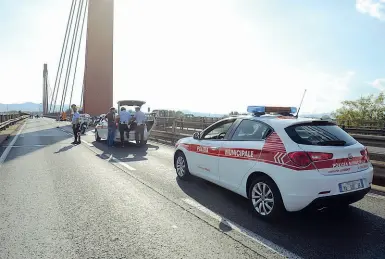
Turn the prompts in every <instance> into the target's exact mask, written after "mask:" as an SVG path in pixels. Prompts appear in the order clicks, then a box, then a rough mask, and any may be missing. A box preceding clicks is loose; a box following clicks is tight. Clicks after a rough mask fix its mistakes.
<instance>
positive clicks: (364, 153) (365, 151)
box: [360, 147, 369, 161]
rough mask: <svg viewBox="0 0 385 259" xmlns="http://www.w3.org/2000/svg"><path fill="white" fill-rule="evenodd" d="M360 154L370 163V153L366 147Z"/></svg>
mask: <svg viewBox="0 0 385 259" xmlns="http://www.w3.org/2000/svg"><path fill="white" fill-rule="evenodd" d="M360 153H361V156H363V157H364V159H366V160H367V161H369V152H368V148H367V147H365V149H363V150H361V151H360Z"/></svg>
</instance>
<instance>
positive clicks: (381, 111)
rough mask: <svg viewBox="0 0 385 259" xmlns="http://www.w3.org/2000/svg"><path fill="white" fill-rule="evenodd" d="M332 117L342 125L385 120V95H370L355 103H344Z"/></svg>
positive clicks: (382, 93)
mask: <svg viewBox="0 0 385 259" xmlns="http://www.w3.org/2000/svg"><path fill="white" fill-rule="evenodd" d="M332 116H333V117H335V118H336V119H337V121H338V122H340V123H347V122H350V123H352V124H359V122H363V121H382V120H385V93H384V92H381V93H379V94H378V95H377V96H376V95H373V94H371V95H369V96H366V97H361V98H359V99H358V100H354V101H343V102H342V107H341V108H339V109H337V110H336V111H335V112H334V113H332Z"/></svg>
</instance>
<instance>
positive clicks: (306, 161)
mask: <svg viewBox="0 0 385 259" xmlns="http://www.w3.org/2000/svg"><path fill="white" fill-rule="evenodd" d="M288 156H289V158H290V159H291V161H293V163H294V164H296V165H299V166H308V165H310V163H311V160H310V157H309V156H308V154H307V153H306V152H291V153H289V154H288Z"/></svg>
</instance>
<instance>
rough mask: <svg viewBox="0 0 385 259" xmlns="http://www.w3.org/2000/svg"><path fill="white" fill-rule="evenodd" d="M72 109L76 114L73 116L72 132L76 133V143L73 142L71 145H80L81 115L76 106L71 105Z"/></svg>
mask: <svg viewBox="0 0 385 259" xmlns="http://www.w3.org/2000/svg"><path fill="white" fill-rule="evenodd" d="M71 108H72V110H73V112H74V114H73V116H72V130H73V132H74V138H75V140H74V142H72V143H71V144H80V143H81V141H80V114H79V112H78V108H77V107H76V105H75V104H72V105H71Z"/></svg>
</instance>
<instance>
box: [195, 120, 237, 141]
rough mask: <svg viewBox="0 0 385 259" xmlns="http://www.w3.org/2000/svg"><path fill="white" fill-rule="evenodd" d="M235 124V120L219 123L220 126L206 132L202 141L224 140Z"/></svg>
mask: <svg viewBox="0 0 385 259" xmlns="http://www.w3.org/2000/svg"><path fill="white" fill-rule="evenodd" d="M233 123H234V120H231V121H226V122H223V123H219V124H218V125H215V127H213V128H211V129H210V128H209V129H208V130H207V131H205V132H204V133H203V135H202V137H201V139H223V138H224V137H225V136H226V134H227V132H228V131H229V129H230V127H231V125H233Z"/></svg>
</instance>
